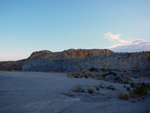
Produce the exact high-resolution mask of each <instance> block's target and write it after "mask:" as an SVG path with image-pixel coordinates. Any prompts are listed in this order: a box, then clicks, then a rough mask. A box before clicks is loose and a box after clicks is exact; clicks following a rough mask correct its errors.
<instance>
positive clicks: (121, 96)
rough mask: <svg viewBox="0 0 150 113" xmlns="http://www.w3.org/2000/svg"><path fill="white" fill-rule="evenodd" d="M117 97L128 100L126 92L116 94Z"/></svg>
mask: <svg viewBox="0 0 150 113" xmlns="http://www.w3.org/2000/svg"><path fill="white" fill-rule="evenodd" d="M118 98H119V99H123V100H129V95H128V94H123V93H120V94H119V95H118Z"/></svg>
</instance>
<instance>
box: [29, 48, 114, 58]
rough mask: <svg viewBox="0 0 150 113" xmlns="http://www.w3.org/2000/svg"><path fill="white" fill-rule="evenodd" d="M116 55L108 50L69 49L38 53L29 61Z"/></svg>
mask: <svg viewBox="0 0 150 113" xmlns="http://www.w3.org/2000/svg"><path fill="white" fill-rule="evenodd" d="M111 53H114V52H113V51H111V50H108V49H77V50H75V49H69V50H65V51H62V52H51V51H47V50H45V51H37V52H34V53H32V54H31V56H30V57H29V59H33V58H34V59H35V58H36V59H37V58H42V59H64V58H85V57H89V56H96V55H99V54H111Z"/></svg>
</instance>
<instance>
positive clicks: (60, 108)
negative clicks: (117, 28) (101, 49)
mask: <svg viewBox="0 0 150 113" xmlns="http://www.w3.org/2000/svg"><path fill="white" fill-rule="evenodd" d="M102 83H103V84H104V86H108V85H110V84H111V85H113V86H114V87H115V90H110V89H107V88H104V89H102V88H101V89H100V90H99V91H96V92H95V93H94V94H89V93H88V91H87V89H88V88H89V87H94V86H95V85H96V86H98V87H99V86H100V84H102ZM76 85H80V86H82V87H83V88H84V89H85V92H84V93H81V92H73V91H72V89H73V88H74V87H75V86H76ZM119 92H123V93H128V92H127V91H126V89H125V88H124V84H119V83H111V82H107V81H103V80H94V79H90V78H89V79H85V78H68V77H67V76H66V74H63V73H36V72H4V71H0V113H150V96H147V97H146V98H145V99H129V100H121V99H118V98H117V96H118V94H119ZM133 100H134V101H136V102H135V103H134V102H133Z"/></svg>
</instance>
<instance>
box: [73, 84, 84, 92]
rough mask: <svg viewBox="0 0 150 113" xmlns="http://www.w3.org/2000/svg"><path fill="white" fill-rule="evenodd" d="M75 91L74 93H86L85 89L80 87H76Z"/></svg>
mask: <svg viewBox="0 0 150 113" xmlns="http://www.w3.org/2000/svg"><path fill="white" fill-rule="evenodd" d="M73 91H74V92H84V89H83V88H82V87H81V86H80V85H76V86H75V87H74V88H73Z"/></svg>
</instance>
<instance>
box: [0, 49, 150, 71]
mask: <svg viewBox="0 0 150 113" xmlns="http://www.w3.org/2000/svg"><path fill="white" fill-rule="evenodd" d="M92 67H95V68H99V69H111V70H123V71H125V70H131V71H150V52H137V53H114V52H113V51H110V50H107V49H105V50H98V49H94V50H86V49H83V50H82V49H79V50H74V49H70V50H65V51H63V52H51V51H38V52H34V53H32V54H31V56H30V57H29V58H28V59H25V60H20V61H14V62H0V70H6V71H7V70H8V71H12V70H19V71H37V72H75V71H80V70H81V69H83V68H84V69H89V68H92Z"/></svg>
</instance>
